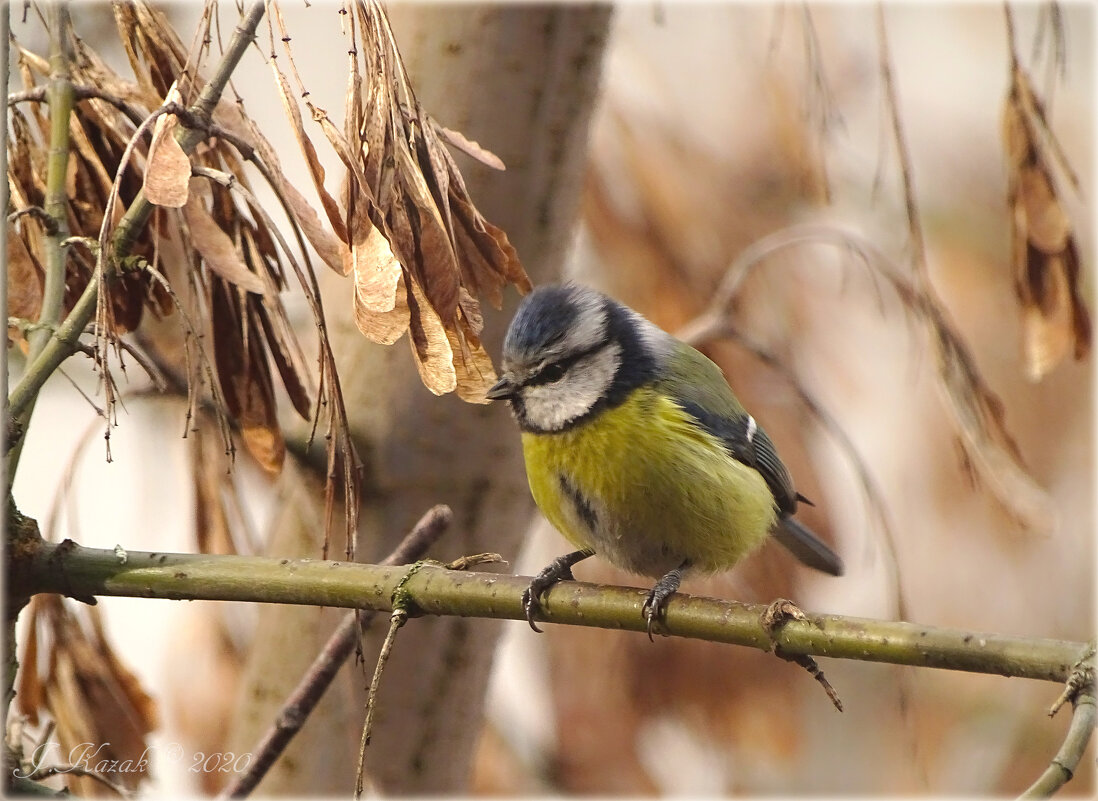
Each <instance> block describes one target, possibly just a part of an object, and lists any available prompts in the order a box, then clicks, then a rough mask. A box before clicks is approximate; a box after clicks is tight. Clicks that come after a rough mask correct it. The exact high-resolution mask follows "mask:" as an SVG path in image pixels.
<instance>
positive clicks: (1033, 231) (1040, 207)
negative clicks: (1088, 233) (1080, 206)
mask: <svg viewBox="0 0 1098 801" xmlns="http://www.w3.org/2000/svg"><path fill="white" fill-rule="evenodd" d="M1018 196H1019V202H1020V203H1021V205H1022V209H1023V213H1024V215H1025V219H1024V223H1023V224H1024V225H1025V229H1024V230H1025V231H1026V233H1027V234H1028V238H1029V241H1030V242H1031V243H1032V244H1033V246H1034V247H1036V248H1037V249H1038V250H1040V251H1041V252H1043V253H1049V254H1054V253H1060V252H1061V251H1062V250H1063V249H1064V248H1065V247H1067V242H1068V239H1069V238H1070V237H1071V220H1069V219H1068V216H1067V214H1066V213H1065V212H1064V209H1063V207H1062V206H1061V205H1060V201H1059V200H1058V199H1057V197H1056V194H1055V193H1054V192H1053V190H1052V179H1051V177H1050V176H1049V175H1048V174H1047V173H1045V172H1044V171H1043V170H1041V169H1040V168H1039V167H1036V166H1034V167H1024V168H1022V169H1021V170H1020V174H1019V176H1018ZM1015 221H1016V222H1021V220H1018V219H1016V220H1015Z"/></svg>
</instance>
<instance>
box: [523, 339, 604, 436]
mask: <svg viewBox="0 0 1098 801" xmlns="http://www.w3.org/2000/svg"><path fill="white" fill-rule="evenodd" d="M620 354H621V348H620V347H619V346H618V345H616V344H612V345H608V346H607V347H605V348H602V349H601V350H599V351H597V352H596V353H593V354H592V355H591V356H588V357H587V358H586V359H581V360H580V361H578V362H576V364H574V365H573V366H572V369H570V370H569V371H568V373H567V374H566V375H565V376H564V378H562V379H561V380H560V381H556V382H554V383H552V384H542V385H538V386H532V387H527V388H526V390H525V392H524V393H523V403H524V404H525V407H526V418H527V420H529V421H530V422H531V423H533V424H534V425H535V426H537V427H538V428H540V429H542V430H543V431H556V430H559V429H562V428H564V427H565V426H566V425H567V424H568V423H570V422H571V421H573V420H575V419H576V418H579V417H582V416H583V415H585V414H587V412H589V411H590V410H591V407H592V406H594V405H595V404H596V403H597V402H598V400H599V398H601V397H602V396H603V395H605V394H606V393H607V392H608V391H609V389H610V385H611V384H612V383H613V381H614V373H615V372H616V371H617V367H618V361H619V359H620Z"/></svg>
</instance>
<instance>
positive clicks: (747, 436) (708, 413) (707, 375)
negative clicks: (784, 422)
mask: <svg viewBox="0 0 1098 801" xmlns="http://www.w3.org/2000/svg"><path fill="white" fill-rule="evenodd" d="M680 348H681V349H680V350H679V352H678V353H677V354H676V357H675V359H672V360H670V362H673V363H674V364H671V363H669V364H668V366H667V368H666V369H665V371H664V374H665V376H666V377H665V378H664V379H663V382H662V383H663V384H664V389H665V390H666V391H667V393H668V394H669V395H670V396H671V397H672V398H674V400H675V402H676V403H678V404H679V406H681V407H682V409H683V410H684V411H685V412H686V413H687V414H689V415H690V416H691V417H692V418H693V419H694V420H695V422H696V423H697V425H698V426H699V427H700V428H701V429H703V430H704V431H706V432H708V433H709V434H711V435H712V436H714V437H716V438H717V439H719V440H720V441H721V442H722V443H723V444H724V447H725V448H726V449H727V450H728V452H729V453H730V454H731V455H732V457H733V458H734V459H736V460H737V461H740V462H743V463H744V464H746V465H748V466H750V467H753V468H755V469H756V470H758V471H759V473H760V474H761V475H762V477H763V479H765V481H766V485H767V486H768V487H769V488H770V491H771V492H772V493H773V494H774V502H775V504H776V506H777V507H778V512H779V514H781V515H782V516H785V515H791V514H793V512H794V510H795V509H796V508H797V501H798V500H805V499H804V498H803V497H801V496H800V495H798V494H797V491H796V490H795V489H794V488H793V479H792V477H791V476H790V475H789V470H787V469H786V467H785V465H784V464H782V460H781V459H779V458H778V452H777V451H776V450H775V449H774V443H773V442H771V441H770V437H768V436H767V435H766V432H765V431H763V429H762V427H761V426H759V425H758V423H756V422H755V419H754V418H753V417H751V416H750V415H749V414H748V413H747V412H746V411H745V410H744V408H743V406H742V405H741V404H740V402H739V401H738V400H736V397H735V395H733V394H732V390H731V389H729V387H728V382H726V381H725V380H724V374H723V373H722V372H721V370H720V368H719V367H717V365H716V364H714V363H713V362H712V361H710V360H709V359H707V358H706V357H705V356H704V355H703V354H702V353H700V352H699V351H697V350H695V349H694V348H691V347H689V346H688V345H683V344H681V343H680Z"/></svg>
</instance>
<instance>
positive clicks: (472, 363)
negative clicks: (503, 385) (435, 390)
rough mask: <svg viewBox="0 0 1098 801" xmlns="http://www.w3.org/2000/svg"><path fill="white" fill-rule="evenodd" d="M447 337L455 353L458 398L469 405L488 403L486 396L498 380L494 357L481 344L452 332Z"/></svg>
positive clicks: (448, 332) (447, 333)
mask: <svg viewBox="0 0 1098 801" xmlns="http://www.w3.org/2000/svg"><path fill="white" fill-rule="evenodd" d="M446 336H447V338H448V339H449V341H450V348H451V350H452V351H453V352H454V371H455V373H456V377H457V394H458V397H459V398H461V399H462V400H463V401H466V402H468V403H488V398H487V397H486V394H487V392H488V390H489V389H490V388H491V387H492V385H493V384H495V383H496V378H497V376H496V371H495V368H494V367H493V366H492V357H491V356H489V355H488V351H486V350H485V349H484V346H483V345H481V344H480V343H479V342H477V343H476V344H475V345H474V344H473V343H471V342H469V341H467V340H465V339H463V338H462V337H461V336H460V335H459V334H457V333H453V332H450V331H447V332H446Z"/></svg>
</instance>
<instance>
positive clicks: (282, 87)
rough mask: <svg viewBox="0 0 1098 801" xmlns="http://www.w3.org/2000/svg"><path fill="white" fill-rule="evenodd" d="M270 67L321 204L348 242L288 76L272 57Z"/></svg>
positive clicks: (334, 227)
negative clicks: (287, 78) (292, 94)
mask: <svg viewBox="0 0 1098 801" xmlns="http://www.w3.org/2000/svg"><path fill="white" fill-rule="evenodd" d="M270 65H271V70H272V71H273V72H274V75H275V86H276V87H277V88H278V94H279V97H281V98H282V107H283V108H284V109H285V110H286V116H287V117H288V118H289V120H290V127H291V128H292V129H293V132H294V136H295V137H296V138H297V143H298V146H299V147H300V148H301V153H302V155H303V156H305V163H306V164H307V165H308V167H309V176H310V177H311V178H312V179H313V186H314V187H315V188H316V191H317V194H318V195H319V196H320V203H321V205H322V206H323V207H324V211H325V213H326V214H327V215H328V221H329V222H330V223H331V224H332V228H333V229H334V230H335V234H336V236H337V237H339V238H340V239H342V240H343V241H344V242H346V241H347V231H346V229H345V228H344V223H343V216H342V214H341V213H340V209H339V206H338V205H337V204H336V201H335V198H333V197H332V196H331V195H330V194H329V193H328V190H327V189H326V188H325V186H324V167H323V166H321V164H320V159H319V158H317V155H316V148H315V147H313V142H312V140H311V139H309V136H308V134H306V133H305V126H304V124H303V123H302V120H301V110H300V109H299V108H298V106H297V101H296V100H295V99H294V98H293V97H292V96H291V94H290V87H289V85H288V84H287V83H286V76H285V75H283V74H282V71H281V70H280V69H279V68H278V62H277V59H275V58H273V57H272V58H271V59H270Z"/></svg>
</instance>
